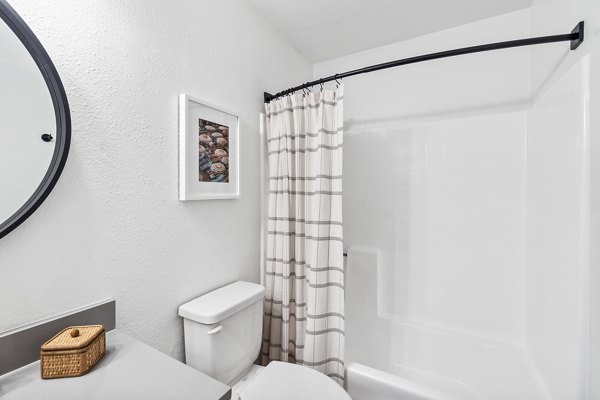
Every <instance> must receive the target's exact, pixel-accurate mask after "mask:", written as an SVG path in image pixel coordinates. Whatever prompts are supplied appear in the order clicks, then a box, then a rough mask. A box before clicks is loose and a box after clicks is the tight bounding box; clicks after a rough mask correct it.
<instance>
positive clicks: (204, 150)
mask: <svg viewBox="0 0 600 400" xmlns="http://www.w3.org/2000/svg"><path fill="white" fill-rule="evenodd" d="M239 127H240V119H239V117H238V116H237V114H236V113H234V112H232V111H229V110H226V109H223V108H222V107H218V106H215V105H213V104H210V103H208V102H206V101H203V100H200V99H198V98H195V97H192V96H190V95H188V94H186V93H182V94H180V95H179V200H181V201H188V200H215V199H237V198H239V197H240V183H239V168H240V152H239V142H240V136H239Z"/></svg>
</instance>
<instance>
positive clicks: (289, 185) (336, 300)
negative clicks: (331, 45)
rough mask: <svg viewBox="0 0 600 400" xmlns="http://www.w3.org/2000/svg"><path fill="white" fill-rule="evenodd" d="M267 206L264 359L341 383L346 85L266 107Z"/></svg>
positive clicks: (279, 101) (290, 98)
mask: <svg viewBox="0 0 600 400" xmlns="http://www.w3.org/2000/svg"><path fill="white" fill-rule="evenodd" d="M266 131H267V140H268V151H269V206H268V228H267V250H266V265H265V286H266V300H265V316H264V329H263V347H262V361H263V364H267V363H268V362H269V361H271V360H279V361H286V362H293V363H297V364H301V365H305V366H308V367H311V368H314V369H316V370H318V371H321V372H323V373H324V374H326V375H328V376H329V377H331V378H332V379H334V380H335V381H337V382H338V383H340V384H343V381H344V334H345V333H344V259H343V243H342V238H343V232H342V143H343V87H342V86H340V87H339V88H338V89H337V90H336V91H330V90H325V91H323V92H316V93H310V94H309V95H306V96H304V95H302V94H294V95H291V96H287V97H284V98H282V99H279V100H274V101H272V102H271V103H269V104H267V105H266Z"/></svg>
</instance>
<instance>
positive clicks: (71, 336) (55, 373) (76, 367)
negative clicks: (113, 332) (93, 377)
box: [40, 325, 106, 379]
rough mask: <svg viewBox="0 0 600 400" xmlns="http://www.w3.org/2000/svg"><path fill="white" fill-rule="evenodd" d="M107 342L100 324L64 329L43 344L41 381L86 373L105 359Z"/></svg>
mask: <svg viewBox="0 0 600 400" xmlns="http://www.w3.org/2000/svg"><path fill="white" fill-rule="evenodd" d="M105 351H106V339H105V335H104V327H103V326H102V325H89V326H72V327H69V328H66V329H63V330H62V331H60V333H58V334H57V335H56V336H54V337H53V338H52V339H50V340H48V341H47V342H46V343H44V344H43V345H42V349H41V352H40V366H41V372H42V379H51V378H66V377H69V376H80V375H84V374H87V373H88V372H89V371H90V370H91V369H92V368H93V367H94V365H96V363H97V362H98V361H99V360H100V359H101V358H102V357H103V356H104V352H105Z"/></svg>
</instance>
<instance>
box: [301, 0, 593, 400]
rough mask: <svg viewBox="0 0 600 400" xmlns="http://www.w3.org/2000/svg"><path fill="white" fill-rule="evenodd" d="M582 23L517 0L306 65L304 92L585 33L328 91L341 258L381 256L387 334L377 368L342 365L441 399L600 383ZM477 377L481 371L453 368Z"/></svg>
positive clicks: (562, 392)
mask: <svg viewBox="0 0 600 400" xmlns="http://www.w3.org/2000/svg"><path fill="white" fill-rule="evenodd" d="M599 9H600V6H599V5H598V3H597V2H594V1H590V0H567V1H564V0H534V1H533V5H532V7H531V8H529V9H527V10H523V11H517V12H514V13H510V14H505V15H502V16H499V17H495V18H491V19H487V20H482V21H479V22H475V23H472V24H468V25H464V26H461V27H457V28H454V29H449V30H446V31H443V32H438V33H435V34H431V35H427V36H423V37H420V38H415V39H411V40H407V41H404V42H399V43H395V44H391V45H388V46H383V47H380V48H375V49H371V50H368V51H364V52H360V53H356V54H353V55H349V56H346V57H341V58H338V59H334V60H330V61H326V62H322V63H319V64H316V65H315V67H314V71H313V76H314V77H315V78H316V77H319V76H327V75H331V74H335V73H336V72H338V71H345V70H350V69H353V68H358V67H361V66H363V65H369V64H374V63H377V62H383V61H386V60H390V59H396V58H402V57H408V56H411V55H415V54H422V53H426V52H430V51H439V50H443V49H445V48H454V47H460V46H468V45H475V44H479V43H486V42H490V41H496V40H506V39H509V38H511V37H514V38H519V37H529V36H531V37H534V36H541V35H548V34H551V33H552V32H559V31H561V30H564V27H565V26H571V25H572V24H573V22H574V21H579V20H585V21H586V26H587V27H588V32H587V33H586V34H587V37H586V43H584V45H583V46H582V47H581V48H580V49H578V50H577V51H575V52H570V51H569V49H568V46H565V45H564V44H556V45H550V46H539V47H535V46H534V47H532V48H531V49H511V50H510V51H502V52H498V53H496V54H492V53H488V54H483V55H482V54H474V55H470V56H465V57H460V58H456V59H446V60H438V61H433V62H429V63H423V64H419V65H418V66H417V65H415V66H406V67H403V68H402V69H401V70H396V71H392V70H390V71H380V72H377V73H373V74H366V75H362V76H357V77H353V78H351V79H348V80H347V81H346V82H345V87H346V93H347V94H348V95H347V96H346V99H345V106H346V111H345V115H346V121H347V122H346V126H345V146H344V147H345V148H344V157H345V160H344V161H345V177H344V213H345V214H346V215H352V217H351V218H346V219H345V223H344V225H345V226H344V234H345V245H346V247H350V248H351V247H352V246H366V247H370V248H375V249H379V250H381V264H380V265H381V274H382V277H381V279H380V280H379V285H380V286H379V287H378V288H377V291H378V300H379V304H378V306H379V307H378V313H379V315H378V317H379V319H380V320H382V321H387V323H388V325H389V332H390V338H389V339H390V343H389V344H385V343H384V342H382V341H377V343H378V344H379V346H387V347H386V348H385V349H383V350H382V351H381V352H380V353H381V354H389V359H387V360H378V362H379V364H378V365H370V364H369V360H368V359H364V360H363V359H361V355H360V352H354V351H353V349H352V348H351V347H349V348H348V349H347V358H348V359H349V361H350V362H358V363H364V364H366V365H367V366H371V367H375V368H379V369H383V370H384V371H386V372H388V373H391V374H393V375H397V376H399V377H403V378H405V379H408V380H410V381H412V382H415V383H417V384H419V385H424V386H427V387H429V388H433V389H437V390H440V391H443V392H445V393H454V394H455V395H457V396H458V397H459V398H471V397H470V396H472V397H473V398H487V399H498V400H501V399H507V398H527V399H547V398H556V399H567V398H569V399H570V398H573V399H575V398H577V399H580V398H581V399H583V398H585V395H586V393H587V391H588V388H589V387H590V386H591V385H590V384H589V383H590V378H589V376H588V375H587V365H588V364H591V366H592V368H593V369H592V371H598V369H599V368H600V366H598V365H597V363H596V362H597V361H598V360H600V357H598V349H597V348H596V347H595V346H596V345H595V344H594V339H593V338H600V337H599V335H598V332H599V331H600V329H599V328H600V320H598V318H596V319H593V318H592V320H591V321H590V319H589V315H590V313H592V314H593V313H594V310H595V307H598V306H597V304H600V301H599V300H598V296H599V294H598V292H600V287H599V285H598V284H597V283H596V282H598V281H599V279H600V270H599V269H598V266H599V265H600V252H599V251H598V250H597V249H594V248H593V247H594V246H590V245H589V243H590V240H593V238H594V237H596V238H598V237H600V207H599V206H598V205H597V204H600V200H597V201H596V202H595V204H596V205H595V206H594V202H592V201H591V200H590V195H591V196H592V197H591V198H592V199H593V198H594V196H596V199H599V198H600V183H598V182H600V179H596V180H595V181H594V179H593V177H594V176H596V178H598V176H600V172H599V171H600V143H596V142H595V141H600V139H597V138H596V139H594V137H593V135H590V134H589V133H590V132H593V131H594V128H596V131H598V128H600V112H599V111H598V110H599V109H600V108H598V107H596V109H594V106H593V104H598V103H599V102H600V79H599V78H598V77H596V76H595V75H594V74H593V73H590V71H593V70H594V66H596V69H598V66H600V60H599V59H600V52H599V51H598V50H599V47H600V44H599V40H598V37H599V36H600V30H599V29H598V26H600V24H599V22H600V10H599ZM509 26H510V27H511V29H510V31H507V30H506V27H509ZM475 33H476V34H475ZM507 35H510V36H509V37H508V38H507ZM561 46H562V47H561ZM590 53H591V54H590ZM596 75H597V74H596ZM590 85H591V86H590ZM590 87H591V90H590V89H589V88H590ZM590 216H591V219H590ZM590 221H591V224H590ZM590 233H591V236H590ZM590 237H591V238H592V239H590ZM596 247H597V246H596ZM349 265H351V263H350V262H349ZM347 273H348V274H349V275H350V274H352V273H353V271H352V269H351V268H350V269H349V270H348V271H347ZM591 288H593V289H595V290H591ZM346 296H352V293H350V291H348V292H347V293H346ZM594 299H596V300H595V301H594ZM595 311H596V313H597V314H598V315H600V314H599V313H598V311H600V310H595ZM347 312H348V314H349V315H352V312H351V310H347ZM352 324H353V321H350V320H349V321H348V326H353V325H352ZM354 326H356V325H354ZM590 329H591V335H592V339H590ZM352 334H353V332H352V329H350V330H349V331H348V337H347V339H348V343H353V342H354V340H353V338H352ZM363 341H364V340H363ZM595 342H596V343H600V340H595ZM590 346H591V352H590V351H589V350H590ZM491 349H494V350H493V351H492V350H491ZM441 354H443V356H440V355H441ZM482 362H484V363H485V364H486V365H485V370H486V372H485V373H481V372H480V371H478V370H476V369H471V368H469V367H468V365H481V363H482ZM597 375H598V374H597V373H596V376H597ZM386 379H387V378H386ZM499 380H500V381H502V382H505V383H508V382H510V384H506V385H502V386H497V382H498V381H499ZM348 385H349V387H351V386H352V379H351V378H349V382H348ZM598 389H599V388H594V387H591V390H592V392H591V393H592V396H591V397H590V398H599V397H598V396H600V391H599V390H598ZM350 391H351V394H352V390H350ZM594 394H595V395H596V397H593V395H594Z"/></svg>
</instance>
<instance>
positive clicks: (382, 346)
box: [346, 250, 551, 400]
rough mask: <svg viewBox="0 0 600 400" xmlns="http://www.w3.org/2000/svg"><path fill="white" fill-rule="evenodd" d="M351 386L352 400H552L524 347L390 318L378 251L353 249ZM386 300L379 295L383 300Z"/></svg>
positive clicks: (350, 270) (350, 273)
mask: <svg viewBox="0 0 600 400" xmlns="http://www.w3.org/2000/svg"><path fill="white" fill-rule="evenodd" d="M351 257H353V258H354V260H353V262H350V260H349V261H348V270H347V278H346V280H347V281H346V360H347V362H346V388H347V390H348V392H349V393H350V396H351V397H352V399H353V400H546V399H549V398H551V397H550V396H549V395H548V392H547V389H546V386H545V385H544V382H543V381H542V379H541V378H540V376H539V373H538V371H537V369H536V367H535V364H534V363H533V362H532V361H531V358H530V357H529V355H528V353H527V351H526V350H525V349H524V347H521V346H520V345H519V344H514V343H509V342H503V341H501V340H494V338H489V337H483V336H478V335H477V334H476V332H460V331H456V330H452V329H449V328H448V327H445V326H436V325H433V324H431V323H429V324H427V323H424V322H423V321H416V320H405V319H404V320H403V319H400V318H399V317H398V316H395V315H386V314H385V313H383V312H382V311H381V309H380V307H378V296H380V295H381V293H378V290H377V289H378V279H377V275H378V272H377V269H378V268H377V265H378V262H379V261H378V260H379V258H378V254H377V252H372V251H371V252H369V251H366V250H360V251H359V250H354V251H350V252H349V258H351ZM379 301H381V299H379Z"/></svg>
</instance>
